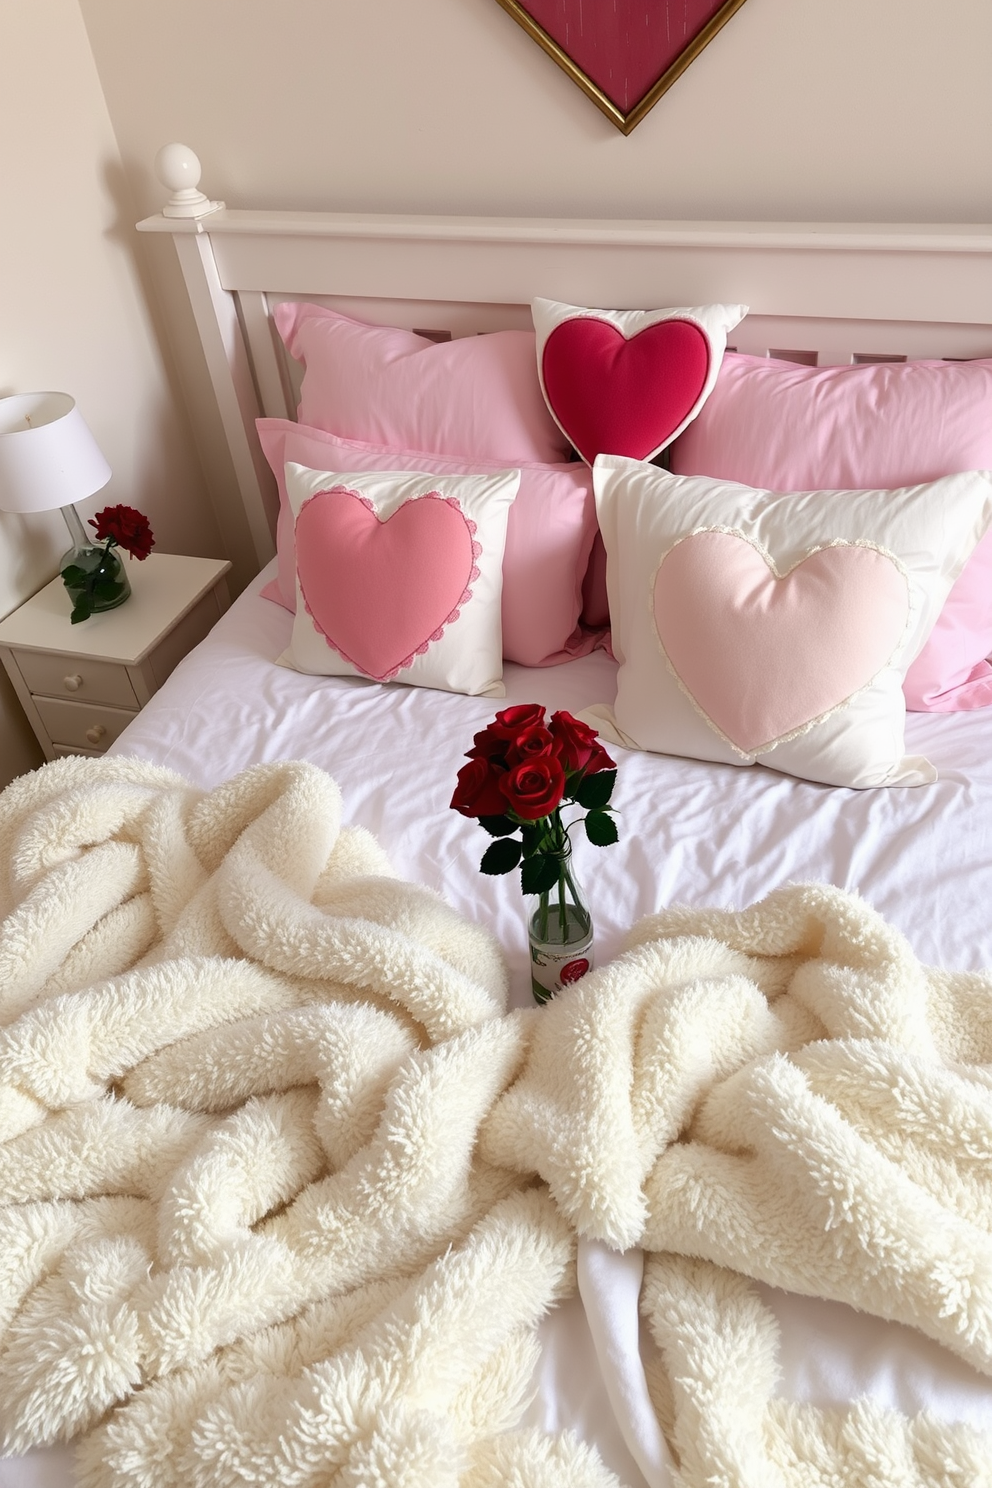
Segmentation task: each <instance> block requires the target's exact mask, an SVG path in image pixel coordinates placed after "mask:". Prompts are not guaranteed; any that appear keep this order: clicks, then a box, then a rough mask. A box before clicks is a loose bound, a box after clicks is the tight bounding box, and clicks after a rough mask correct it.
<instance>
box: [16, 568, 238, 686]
mask: <svg viewBox="0 0 992 1488" xmlns="http://www.w3.org/2000/svg"><path fill="white" fill-rule="evenodd" d="M123 562H124V564H125V566H126V569H127V576H128V578H129V579H130V581H131V597H130V599H128V600H125V602H124V604H122V605H119V606H118V608H117V609H116V610H104V611H103V612H102V613H100V614H97V615H91V616H90V618H89V619H88V620H81V621H80V623H79V624H78V625H73V624H72V623H71V622H70V620H69V613H70V608H71V606H70V602H69V596H68V595H67V594H66V591H65V586H64V584H63V583H62V579H61V577H59V578H54V579H53V580H52V582H51V583H50V584H46V585H45V587H44V589H40V590H39V591H38V593H37V594H35V595H34V596H33V598H31V599H29V600H27V601H26V602H25V603H24V604H22V605H21V607H20V609H17V610H15V611H14V613H13V614H12V615H8V616H7V618H6V620H3V621H0V645H2V646H19V647H21V648H22V649H24V650H28V651H59V652H61V653H62V654H63V655H66V656H89V657H92V658H94V659H96V660H101V661H116V662H120V663H122V664H123V665H124V666H136V665H137V664H138V663H139V662H140V661H143V660H144V658H145V656H147V654H148V652H149V651H150V650H151V649H152V647H153V646H154V645H155V643H156V642H157V641H158V640H160V639H161V637H162V636H163V635H165V634H166V633H167V632H168V631H169V630H171V629H172V627H173V626H174V625H175V624H176V623H177V622H178V621H179V620H181V619H182V617H183V616H184V615H185V614H186V613H187V611H189V610H191V609H192V608H193V606H194V605H195V604H196V602H197V600H199V599H201V598H202V596H203V595H204V594H206V593H207V592H208V591H209V590H210V589H212V588H213V586H214V585H215V584H216V583H217V581H218V580H219V579H221V578H223V576H224V574H226V573H227V571H228V569H229V568H230V567H231V565H230V564H229V563H228V562H227V561H226V560H225V559H220V558H187V557H181V556H179V555H177V554H175V553H151V554H149V556H148V557H147V558H146V559H145V560H144V561H143V562H142V563H138V562H136V561H133V560H131V559H129V558H126V557H124V558H123Z"/></svg>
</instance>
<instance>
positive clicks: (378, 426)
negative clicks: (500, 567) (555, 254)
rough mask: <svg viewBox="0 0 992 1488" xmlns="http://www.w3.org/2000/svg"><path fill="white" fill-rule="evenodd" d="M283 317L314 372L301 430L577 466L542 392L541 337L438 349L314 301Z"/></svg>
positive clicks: (511, 334) (281, 310)
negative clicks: (539, 370)
mask: <svg viewBox="0 0 992 1488" xmlns="http://www.w3.org/2000/svg"><path fill="white" fill-rule="evenodd" d="M273 319H274V320H275V323H276V327H277V329H278V331H279V334H280V336H281V337H282V339H283V341H284V342H285V343H286V348H287V350H288V351H289V353H290V355H291V356H293V357H295V358H296V360H297V361H299V362H303V363H304V365H305V367H306V373H305V375H304V378H303V388H302V393H301V397H300V406H299V409H298V411H297V416H298V418H299V421H300V423H301V424H308V425H310V426H311V427H313V428H316V429H326V430H327V431H328V432H329V433H332V434H339V435H341V436H342V437H344V438H348V439H362V440H367V441H368V442H369V443H370V444H379V445H386V446H388V447H389V448H391V449H397V450H429V451H430V452H431V453H433V454H436V455H454V456H455V457H456V458H460V459H463V460H475V459H480V460H492V461H497V462H502V466H503V468H506V467H507V466H516V465H518V464H519V463H520V462H521V461H538V462H544V463H554V462H555V461H558V460H567V459H568V453H569V447H568V443H567V441H566V440H565V438H564V436H563V435H562V434H561V433H560V431H559V430H558V428H557V427H556V425H555V422H554V420H553V419H552V417H551V415H550V413H549V412H548V410H547V408H546V407H545V403H544V397H543V395H542V393H541V387H540V383H539V382H538V378H537V356H536V351H535V338H534V332H533V331H494V332H492V333H491V334H490V335H486V336H465V337H461V338H459V339H458V340H454V341H445V342H441V343H438V344H435V343H434V342H431V341H426V340H425V339H424V337H423V336H418V335H416V334H415V333H414V332H413V331H401V330H396V329H394V328H392V327H390V326H378V325H367V324H366V323H365V322H363V321H359V320H351V319H349V318H348V316H346V315H339V314H338V313H337V311H335V310H326V309H324V308H323V307H322V306H320V305H312V304H309V303H308V302H306V301H301V302H299V303H291V302H289V301H287V302H285V303H284V304H281V305H277V306H276V308H275V310H274V311H273Z"/></svg>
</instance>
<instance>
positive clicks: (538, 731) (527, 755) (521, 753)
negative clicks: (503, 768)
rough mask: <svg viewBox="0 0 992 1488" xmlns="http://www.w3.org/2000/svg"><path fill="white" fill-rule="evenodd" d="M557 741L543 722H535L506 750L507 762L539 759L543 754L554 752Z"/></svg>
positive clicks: (518, 762)
mask: <svg viewBox="0 0 992 1488" xmlns="http://www.w3.org/2000/svg"><path fill="white" fill-rule="evenodd" d="M554 749H555V741H554V738H553V736H552V735H551V733H550V732H549V731H548V730H547V729H546V728H545V727H544V724H543V723H534V724H532V725H531V727H530V728H525V729H524V731H523V733H520V734H518V735H517V737H516V738H515V739H514V741H513V743H512V744H511V745H510V747H509V749H508V750H507V751H506V763H507V764H508V765H519V764H522V763H523V761H524V760H528V759H539V758H540V756H541V755H542V754H553V753H554Z"/></svg>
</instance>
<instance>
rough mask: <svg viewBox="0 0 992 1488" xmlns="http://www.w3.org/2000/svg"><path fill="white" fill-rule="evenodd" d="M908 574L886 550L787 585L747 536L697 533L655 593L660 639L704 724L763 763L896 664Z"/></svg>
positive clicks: (825, 554)
mask: <svg viewBox="0 0 992 1488" xmlns="http://www.w3.org/2000/svg"><path fill="white" fill-rule="evenodd" d="M908 615H909V593H908V588H907V584H906V579H905V577H904V575H903V574H902V573H901V572H900V570H899V567H898V566H897V564H896V563H895V561H894V559H892V558H891V557H890V556H889V555H888V554H886V553H883V552H880V551H879V550H878V549H877V548H871V547H861V546H858V545H855V544H847V543H842V544H838V545H836V546H832V547H826V548H820V549H818V550H817V551H816V552H813V553H811V554H810V555H809V557H807V558H804V559H802V561H801V562H799V563H797V564H796V565H795V567H794V568H792V569H791V570H790V571H789V572H788V573H787V574H784V575H782V576H781V577H779V576H778V575H777V574H776V573H775V571H774V569H773V568H772V567H771V566H770V564H769V561H768V560H767V559H766V557H765V556H764V554H763V553H762V552H761V551H760V550H759V549H758V548H757V547H755V545H754V544H753V543H751V542H749V541H748V540H747V538H745V537H744V536H743V535H742V534H741V535H738V534H734V533H729V532H712V531H706V532H693V533H691V534H690V535H689V536H688V537H686V538H683V539H682V541H681V542H678V543H676V544H675V546H674V547H673V548H671V549H670V551H669V552H668V553H666V554H665V557H664V558H663V559H662V561H661V564H660V565H659V568H658V572H657V574H656V575H655V582H654V618H655V624H656V626H657V629H658V637H659V639H660V641H661V644H662V646H663V647H664V650H665V653H666V655H667V656H668V659H669V661H670V663H671V665H672V667H673V668H674V670H675V674H676V676H677V677H678V678H679V680H680V682H681V683H682V685H683V687H684V688H685V690H686V691H687V692H688V694H689V696H690V697H691V698H692V700H693V701H694V703H695V704H696V707H697V708H698V709H699V711H700V713H702V715H703V717H704V718H705V719H706V720H707V721H708V722H709V723H710V724H711V726H712V727H713V728H715V729H716V730H717V732H718V733H720V734H722V735H723V736H724V738H726V739H728V740H729V741H730V743H731V744H733V745H734V747H735V748H736V749H738V750H739V751H740V752H741V753H742V754H748V755H753V754H761V753H764V752H765V751H766V750H769V749H771V748H773V747H774V746H775V745H776V744H780V743H782V741H783V740H784V739H787V738H789V737H791V736H793V735H795V734H797V733H800V732H802V731H803V730H804V729H805V728H807V727H809V726H810V725H811V724H813V723H815V722H816V721H817V720H818V719H820V718H822V717H824V715H825V714H827V713H830V712H832V711H833V710H834V709H836V708H838V707H840V706H841V705H842V704H843V703H845V702H846V701H847V699H848V698H850V697H852V696H853V694H854V693H856V692H858V691H860V689H861V688H862V687H864V686H866V685H867V684H868V683H869V682H870V681H871V679H872V678H873V677H874V676H875V675H876V674H877V673H878V672H879V671H881V669H882V668H883V667H884V666H886V665H887V664H888V662H889V661H890V660H891V658H892V655H893V653H894V652H895V650H896V648H897V646H898V645H899V643H900V641H901V640H902V638H903V635H904V633H905V630H906V622H907V619H908Z"/></svg>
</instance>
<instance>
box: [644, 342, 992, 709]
mask: <svg viewBox="0 0 992 1488" xmlns="http://www.w3.org/2000/svg"><path fill="white" fill-rule="evenodd" d="M671 468H672V471H673V472H674V473H676V474H678V475H708V476H712V477H715V478H720V479H724V480H732V481H739V482H741V483H742V484H744V485H749V486H757V487H761V488H765V489H768V490H772V491H810V490H827V489H836V490H855V489H856V490H868V489H876V488H881V489H886V490H888V489H892V488H894V487H898V486H910V485H917V484H921V483H923V482H926V481H932V480H936V479H938V478H939V477H940V476H943V475H953V474H956V473H958V472H960V471H967V470H988V469H992V361H974V362H901V363H869V364H866V365H865V366H858V367H851V366H847V367H804V366H799V365H796V364H793V363H791V362H779V361H772V360H770V359H769V358H766V357H751V356H740V355H737V354H734V353H728V354H727V355H726V356H725V357H724V360H723V365H722V367H721V369H720V375H719V377H718V378H717V381H716V386H715V387H714V389H713V391H712V393H711V394H710V397H709V399H708V401H707V402H706V403H705V404H704V406H703V408H702V409H701V411H700V413H699V415H698V416H697V418H696V420H695V422H694V423H692V424H690V425H689V427H688V428H687V429H686V431H685V433H684V434H682V435H681V436H680V437H679V438H678V439H677V440H676V441H675V443H674V444H673V445H672V449H671ZM990 652H992V533H989V534H987V535H986V536H985V537H984V538H983V539H982V541H981V542H980V543H979V545H978V547H977V548H976V549H975V551H974V553H973V554H972V557H971V558H970V559H969V561H968V563H967V564H966V565H965V568H964V571H963V572H962V574H961V576H960V578H959V579H958V580H957V582H956V583H955V585H954V587H953V588H952V590H951V592H950V594H949V595H948V598H947V601H946V603H945V604H944V607H943V609H942V611H941V613H940V615H939V617H938V619H937V622H936V624H935V626H934V628H933V630H932V631H931V633H930V637H929V639H928V640H927V642H926V644H925V645H924V647H923V650H922V651H921V652H920V654H919V656H918V657H917V659H916V661H914V663H913V665H912V666H911V667H910V669H909V671H908V673H907V675H906V679H905V683H904V686H903V691H904V692H905V695H906V703H907V706H908V707H909V708H911V709H915V710H916V711H917V712H941V713H949V712H956V711H959V710H961V711H964V710H969V709H974V708H984V707H988V706H989V705H990V704H992V666H990V665H989V663H988V661H986V659H985V658H986V657H987V656H988V655H989V653H990Z"/></svg>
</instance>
